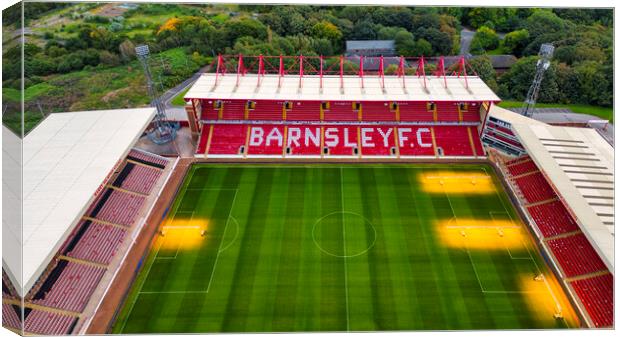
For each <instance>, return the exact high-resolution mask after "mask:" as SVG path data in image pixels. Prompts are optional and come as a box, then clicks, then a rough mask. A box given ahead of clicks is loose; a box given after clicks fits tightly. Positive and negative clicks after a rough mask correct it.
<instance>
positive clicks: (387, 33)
mask: <svg viewBox="0 0 620 337" xmlns="http://www.w3.org/2000/svg"><path fill="white" fill-rule="evenodd" d="M401 31H407V30H406V29H404V28H402V27H383V26H381V28H379V30H378V31H377V39H379V40H394V38H395V37H396V34H398V32H401Z"/></svg>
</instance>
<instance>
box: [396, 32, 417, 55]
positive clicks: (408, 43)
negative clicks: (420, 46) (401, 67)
mask: <svg viewBox="0 0 620 337" xmlns="http://www.w3.org/2000/svg"><path fill="white" fill-rule="evenodd" d="M394 44H395V45H396V52H398V54H400V55H402V56H414V54H415V51H416V50H415V47H416V46H415V41H414V39H413V34H411V33H410V32H408V31H406V30H402V31H400V32H398V33H396V36H395V37H394Z"/></svg>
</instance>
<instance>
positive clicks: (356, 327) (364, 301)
mask: <svg viewBox="0 0 620 337" xmlns="http://www.w3.org/2000/svg"><path fill="white" fill-rule="evenodd" d="M365 170H368V169H366V168H351V169H349V168H346V167H343V168H342V170H341V174H342V178H343V181H342V189H343V193H344V195H343V196H344V198H343V200H344V207H343V211H344V213H343V214H342V219H343V226H345V230H344V232H345V233H346V240H345V242H346V245H347V249H346V251H347V255H349V256H352V257H349V258H347V261H346V267H347V281H346V283H347V285H348V304H349V309H348V313H349V329H350V330H351V331H374V330H376V329H377V326H376V322H375V315H374V308H373V305H372V301H370V300H369V294H370V293H371V292H372V290H371V287H372V279H371V275H370V270H369V268H368V264H369V256H368V251H372V250H374V249H376V247H373V242H374V238H375V233H374V231H373V230H372V227H370V226H372V224H368V223H366V221H365V220H366V219H365V218H364V217H363V215H364V214H363V212H364V211H363V210H364V205H363V201H362V198H363V191H362V182H361V177H360V174H361V172H363V171H365ZM370 221H371V220H370ZM371 222H372V221H371ZM365 251H366V252H365Z"/></svg>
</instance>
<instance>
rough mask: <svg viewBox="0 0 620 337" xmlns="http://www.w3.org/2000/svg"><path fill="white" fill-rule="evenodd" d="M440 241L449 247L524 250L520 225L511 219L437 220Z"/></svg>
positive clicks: (523, 238) (523, 237)
mask: <svg viewBox="0 0 620 337" xmlns="http://www.w3.org/2000/svg"><path fill="white" fill-rule="evenodd" d="M436 229H437V231H438V234H439V239H440V241H441V242H442V243H443V244H444V245H445V246H446V247H450V248H465V249H471V250H478V249H481V250H500V249H501V250H505V249H509V250H511V251H518V250H524V249H525V245H524V242H526V241H525V240H526V238H525V234H524V233H523V229H522V227H521V225H520V224H519V223H517V222H514V221H511V220H477V219H454V218H453V219H449V220H440V221H438V222H437V225H436Z"/></svg>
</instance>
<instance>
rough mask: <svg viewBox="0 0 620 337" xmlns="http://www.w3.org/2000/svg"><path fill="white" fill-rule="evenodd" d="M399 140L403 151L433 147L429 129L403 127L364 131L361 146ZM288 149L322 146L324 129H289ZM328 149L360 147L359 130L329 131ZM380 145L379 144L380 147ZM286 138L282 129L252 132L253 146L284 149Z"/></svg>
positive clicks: (253, 129)
mask: <svg viewBox="0 0 620 337" xmlns="http://www.w3.org/2000/svg"><path fill="white" fill-rule="evenodd" d="M394 136H396V138H397V139H398V146H400V147H421V148H430V147H433V144H432V141H431V138H432V137H431V130H430V128H428V127H420V128H410V127H399V128H398V131H397V132H394V128H392V127H360V135H359V142H360V144H361V146H362V147H365V148H373V147H377V146H383V147H386V148H387V147H389V146H390V137H394ZM286 137H287V141H286V146H288V147H302V146H305V147H310V146H312V147H318V146H321V128H320V127H316V126H308V127H289V128H288V131H287V132H286ZM323 137H324V144H325V146H327V147H330V148H331V147H339V146H342V147H346V148H355V147H357V136H356V135H355V129H354V128H351V127H325V131H324V134H323ZM379 139H380V140H379ZM376 142H378V143H376ZM283 143H284V134H283V131H282V128H281V127H263V126H252V127H251V128H250V139H249V145H250V146H276V145H277V146H282V145H283Z"/></svg>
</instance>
